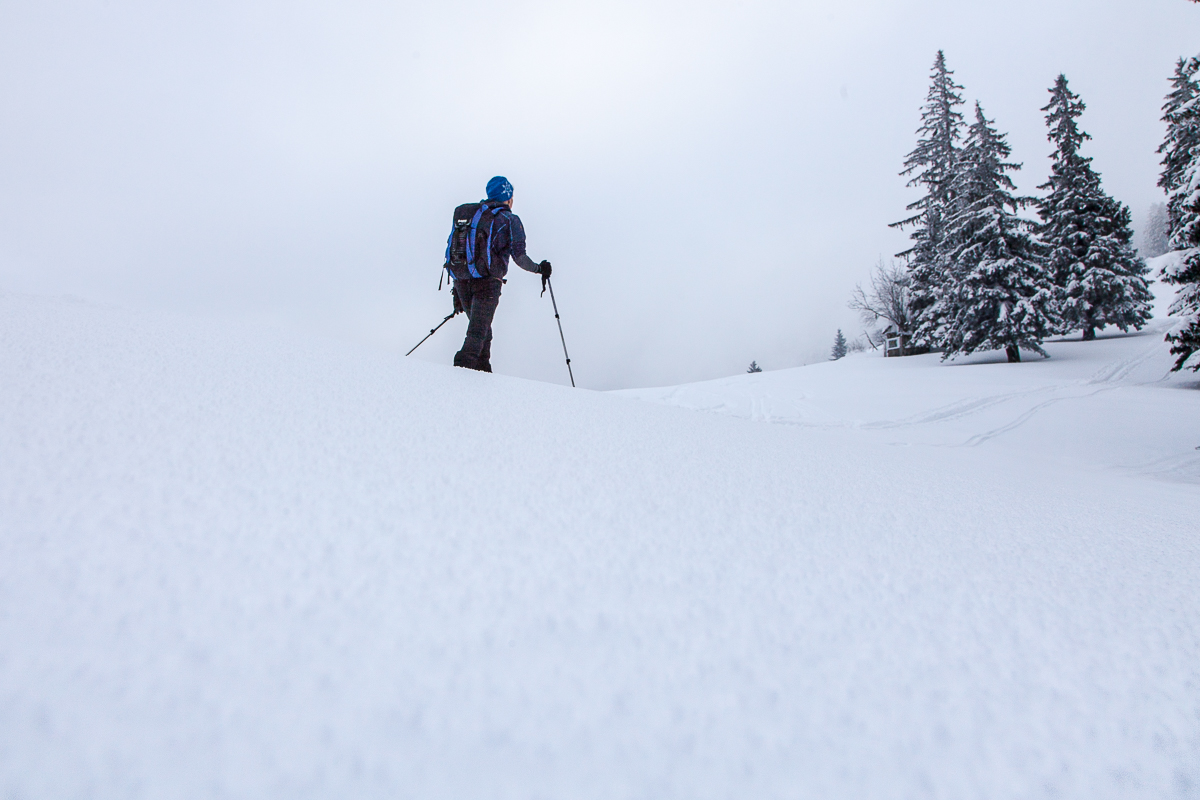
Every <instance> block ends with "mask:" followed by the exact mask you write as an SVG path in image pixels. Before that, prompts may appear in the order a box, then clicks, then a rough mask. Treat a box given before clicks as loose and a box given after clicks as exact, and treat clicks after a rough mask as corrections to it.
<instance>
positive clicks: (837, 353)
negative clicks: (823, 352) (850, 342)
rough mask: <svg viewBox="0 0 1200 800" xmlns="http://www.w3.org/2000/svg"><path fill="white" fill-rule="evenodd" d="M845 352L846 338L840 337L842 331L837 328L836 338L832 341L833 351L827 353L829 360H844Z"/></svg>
mask: <svg viewBox="0 0 1200 800" xmlns="http://www.w3.org/2000/svg"><path fill="white" fill-rule="evenodd" d="M847 351H848V349H847V345H846V337H845V336H843V335H842V329H841V328H838V332H837V336H836V337H834V340H833V349H832V350H831V351H830V352H829V360H830V361H837V360H838V359H839V358H844V357H845V356H846V353H847Z"/></svg>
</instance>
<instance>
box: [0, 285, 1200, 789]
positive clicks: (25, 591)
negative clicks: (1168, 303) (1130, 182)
mask: <svg viewBox="0 0 1200 800" xmlns="http://www.w3.org/2000/svg"><path fill="white" fill-rule="evenodd" d="M1052 347H1053V349H1052V350H1051V352H1052V353H1053V354H1054V355H1055V357H1054V358H1053V359H1051V360H1050V361H1047V362H1044V363H1027V364H1022V365H1013V366H1010V365H1003V364H995V365H978V364H977V365H964V366H953V367H944V366H938V365H937V362H936V360H929V359H904V360H891V361H887V360H884V359H870V358H852V359H846V360H843V361H841V362H838V363H836V364H829V365H821V366H818V367H809V368H805V369H801V370H795V371H791V372H789V373H764V374H762V375H752V376H745V377H741V378H738V379H731V380H730V381H727V382H725V383H723V384H722V383H720V382H717V383H711V384H703V385H698V386H695V387H682V388H680V389H678V390H674V391H673V392H664V391H655V392H652V393H647V394H646V396H650V395H653V396H654V397H656V398H657V399H660V400H669V401H672V402H675V403H682V404H685V405H691V406H694V407H704V408H721V409H725V410H728V411H730V412H732V413H731V415H714V414H700V413H695V412H694V411H691V410H687V409H679V408H671V407H665V406H663V405H661V404H653V403H646V402H642V401H641V400H637V399H631V398H625V397H619V396H613V395H602V394H597V393H592V392H586V391H572V390H570V389H565V388H561V387H555V386H546V385H539V384H533V383H529V382H525V381H520V380H514V379H509V378H505V377H503V376H498V375H480V374H476V373H471V372H466V371H462V370H454V369H450V368H445V367H438V366H434V365H429V364H424V363H421V362H415V361H411V360H409V361H405V360H403V359H400V358H396V357H394V356H388V355H384V354H376V353H370V352H360V351H354V350H350V349H346V348H340V347H336V346H333V345H328V344H322V343H318V342H309V341H303V340H296V339H290V338H287V337H285V336H274V337H272V336H266V335H264V334H262V333H261V332H259V331H254V330H250V329H237V330H234V329H228V328H222V327H218V326H216V325H215V324H208V323H201V322H190V321H179V320H172V319H165V318H161V319H160V318H151V317H141V316H136V315H133V314H130V313H128V312H123V311H120V310H117V309H103V308H96V307H92V306H87V305H83V304H78V303H71V302H66V301H59V300H47V299H37V298H28V297H14V296H4V297H0V796H4V797H14V798H35V797H36V798H45V797H49V798H75V797H98V798H109V797H112V798H117V797H120V798H129V797H145V798H173V797H182V798H193V797H196V798H199V797H255V798H257V797H264V798H289V799H290V798H305V797H355V798H372V797H379V798H395V797H431V798H462V797H488V798H536V797H547V798H567V797H571V798H621V797H628V798H669V797H688V798H696V797H722V798H725V797H728V798H745V797H755V798H772V797H822V798H833V797H847V798H849V797H853V798H909V797H945V798H962V797H977V798H983V797H995V798H1010V797H1077V798H1098V797H1169V796H1177V797H1188V796H1195V794H1196V792H1197V791H1200V666H1198V665H1200V535H1198V534H1197V525H1196V522H1195V519H1196V517H1195V509H1196V500H1197V492H1198V490H1197V486H1196V483H1195V479H1196V464H1195V461H1194V456H1193V455H1190V454H1191V453H1193V452H1194V448H1195V447H1196V446H1197V445H1200V429H1198V428H1197V422H1196V420H1197V419H1200V415H1197V413H1196V412H1197V410H1198V404H1200V392H1197V391H1194V390H1189V389H1187V388H1185V387H1186V386H1187V385H1188V383H1187V379H1184V378H1176V379H1173V380H1170V381H1161V380H1159V379H1160V378H1161V377H1162V374H1161V373H1162V372H1163V371H1164V370H1163V369H1162V368H1161V364H1160V361H1161V360H1162V355H1163V352H1164V351H1163V348H1162V346H1161V336H1144V337H1126V338H1118V339H1110V340H1105V341H1101V342H1097V343H1089V344H1087V345H1082V344H1078V343H1063V344H1059V345H1053V346H1052ZM1135 412H1136V413H1135ZM738 415H741V416H754V417H757V418H765V417H768V416H769V417H770V418H771V419H773V420H778V421H785V422H792V423H799V424H777V425H771V424H762V423H761V422H756V421H751V420H745V419H737V418H735V417H736V416H738ZM1156 420H1157V421H1156ZM1113 431H1117V432H1118V433H1114V432H1113ZM1085 433H1087V434H1089V436H1090V435H1091V434H1095V435H1097V436H1098V438H1096V439H1095V440H1093V439H1091V438H1087V439H1085V436H1084V434H1085ZM1085 441H1086V443H1085ZM972 445H974V446H972ZM1127 448H1133V450H1128V449H1127ZM1189 459H1192V460H1189Z"/></svg>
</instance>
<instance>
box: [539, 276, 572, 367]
mask: <svg viewBox="0 0 1200 800" xmlns="http://www.w3.org/2000/svg"><path fill="white" fill-rule="evenodd" d="M546 286H547V287H549V289H550V303H551V305H553V306H554V319H555V321H556V322H557V323H558V338H560V339H562V343H563V356H565V357H566V359H567V374H568V375H570V376H571V388H572V389H574V388H575V373H574V372H572V371H571V357H570V356H569V355H567V339H566V337H565V336H563V332H562V319H561V318H559V316H558V303H557V302H555V300H554V284H552V283H550V278H549V277H547V278H546Z"/></svg>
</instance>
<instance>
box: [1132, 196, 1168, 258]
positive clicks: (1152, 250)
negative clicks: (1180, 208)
mask: <svg viewBox="0 0 1200 800" xmlns="http://www.w3.org/2000/svg"><path fill="white" fill-rule="evenodd" d="M1139 233H1140V236H1139V239H1140V240H1141V244H1140V245H1139V246H1138V253H1139V254H1140V255H1141V256H1142V257H1143V258H1158V257H1159V256H1161V255H1162V254H1163V253H1166V252H1167V251H1168V250H1170V249H1171V247H1170V245H1169V244H1168V242H1169V241H1170V229H1169V228H1168V226H1167V204H1166V203H1151V204H1150V210H1149V211H1147V212H1146V222H1145V224H1144V225H1143V226H1142V229H1141V231H1139Z"/></svg>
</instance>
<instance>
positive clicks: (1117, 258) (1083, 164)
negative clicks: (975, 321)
mask: <svg viewBox="0 0 1200 800" xmlns="http://www.w3.org/2000/svg"><path fill="white" fill-rule="evenodd" d="M1050 96H1051V97H1050V103H1049V104H1048V105H1047V106H1046V107H1045V108H1043V109H1042V111H1045V112H1046V125H1047V126H1048V127H1049V129H1050V132H1049V135H1048V138H1049V139H1050V141H1051V142H1053V143H1054V145H1055V150H1054V155H1053V156H1052V158H1053V160H1054V163H1053V165H1052V166H1051V170H1050V180H1049V181H1047V182H1046V183H1044V184H1042V185H1041V186H1040V187H1038V188H1040V189H1044V190H1046V191H1047V192H1048V193H1049V194H1047V196H1046V197H1045V198H1043V199H1042V200H1040V201H1039V202H1038V215H1039V216H1040V217H1041V219H1042V225H1041V228H1040V229H1039V231H1038V233H1039V234H1040V235H1041V238H1042V241H1043V242H1044V243H1045V244H1046V246H1047V248H1048V250H1049V253H1048V266H1049V267H1050V271H1051V275H1052V276H1053V278H1054V282H1055V284H1056V285H1057V286H1058V289H1059V298H1058V315H1059V317H1060V318H1061V319H1062V321H1063V328H1062V332H1063V333H1066V332H1067V331H1072V330H1081V331H1083V338H1084V339H1085V340H1089V339H1095V338H1096V330H1097V329H1100V330H1103V329H1104V328H1105V327H1107V326H1109V325H1113V326H1115V327H1117V328H1120V329H1121V330H1123V331H1127V330H1129V329H1130V328H1134V329H1137V330H1140V329H1141V328H1142V327H1143V326H1144V325H1145V324H1146V321H1147V320H1148V319H1150V301H1151V299H1152V298H1151V295H1150V291H1149V289H1147V287H1146V278H1145V275H1146V273H1147V272H1148V268H1147V267H1146V262H1145V261H1143V260H1142V259H1141V257H1139V256H1138V254H1137V252H1136V251H1135V250H1134V249H1133V244H1132V242H1133V229H1132V228H1131V227H1130V214H1129V208H1128V207H1126V206H1125V205H1124V204H1123V203H1120V202H1118V201H1116V200H1114V199H1113V198H1112V197H1110V196H1109V195H1108V194H1106V193H1105V191H1104V190H1103V189H1102V188H1101V187H1100V176H1099V175H1097V174H1096V172H1095V171H1094V170H1093V169H1092V159H1090V158H1085V157H1083V156H1082V155H1080V153H1079V148H1080V145H1082V144H1083V142H1084V141H1085V140H1087V139H1090V138H1092V137H1090V136H1089V135H1088V134H1086V133H1084V132H1083V131H1082V130H1080V129H1079V126H1078V125H1077V124H1076V122H1075V120H1076V119H1078V117H1079V116H1080V115H1081V114H1083V112H1084V109H1085V108H1086V107H1087V106H1085V105H1084V103H1083V101H1082V100H1080V99H1079V95H1077V94H1075V93H1074V92H1072V91H1071V89H1070V88H1069V87H1068V86H1067V78H1066V76H1065V75H1059V76H1058V79H1057V80H1056V81H1055V82H1054V87H1053V88H1052V89H1050Z"/></svg>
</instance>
